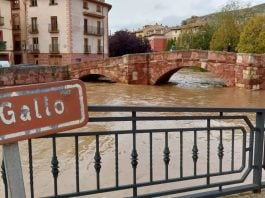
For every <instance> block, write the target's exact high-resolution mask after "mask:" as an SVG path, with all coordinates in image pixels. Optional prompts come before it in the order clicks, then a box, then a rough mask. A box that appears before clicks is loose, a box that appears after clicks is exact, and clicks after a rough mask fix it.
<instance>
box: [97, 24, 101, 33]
mask: <svg viewBox="0 0 265 198" xmlns="http://www.w3.org/2000/svg"><path fill="white" fill-rule="evenodd" d="M100 26H101V23H100V21H97V34H101V27H100Z"/></svg>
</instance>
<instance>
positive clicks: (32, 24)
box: [31, 17, 38, 33]
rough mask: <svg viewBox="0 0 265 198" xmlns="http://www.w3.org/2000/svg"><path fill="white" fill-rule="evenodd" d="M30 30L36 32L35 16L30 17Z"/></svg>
mask: <svg viewBox="0 0 265 198" xmlns="http://www.w3.org/2000/svg"><path fill="white" fill-rule="evenodd" d="M31 32H32V33H37V32H38V23H37V17H32V18H31Z"/></svg>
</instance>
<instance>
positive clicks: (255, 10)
mask: <svg viewBox="0 0 265 198" xmlns="http://www.w3.org/2000/svg"><path fill="white" fill-rule="evenodd" d="M236 12H237V14H238V16H240V15H242V16H244V13H246V12H248V13H251V15H252V16H253V15H265V3H263V4H259V5H255V6H252V7H250V8H245V9H241V10H236ZM218 14H219V12H216V13H212V14H208V15H205V16H192V17H190V18H188V19H186V20H184V21H183V22H182V23H183V24H190V23H202V22H209V21H211V20H213V19H214V18H215V17H216V16H217V15H218Z"/></svg>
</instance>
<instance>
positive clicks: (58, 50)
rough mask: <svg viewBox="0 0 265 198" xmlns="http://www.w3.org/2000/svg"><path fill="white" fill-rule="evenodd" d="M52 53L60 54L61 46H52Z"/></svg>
mask: <svg viewBox="0 0 265 198" xmlns="http://www.w3.org/2000/svg"><path fill="white" fill-rule="evenodd" d="M50 53H51V54H60V46H59V44H50Z"/></svg>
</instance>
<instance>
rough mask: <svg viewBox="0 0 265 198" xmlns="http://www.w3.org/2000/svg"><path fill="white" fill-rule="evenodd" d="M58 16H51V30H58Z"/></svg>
mask: <svg viewBox="0 0 265 198" xmlns="http://www.w3.org/2000/svg"><path fill="white" fill-rule="evenodd" d="M58 31H59V30H58V23H57V16H52V17H51V25H50V32H58Z"/></svg>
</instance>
